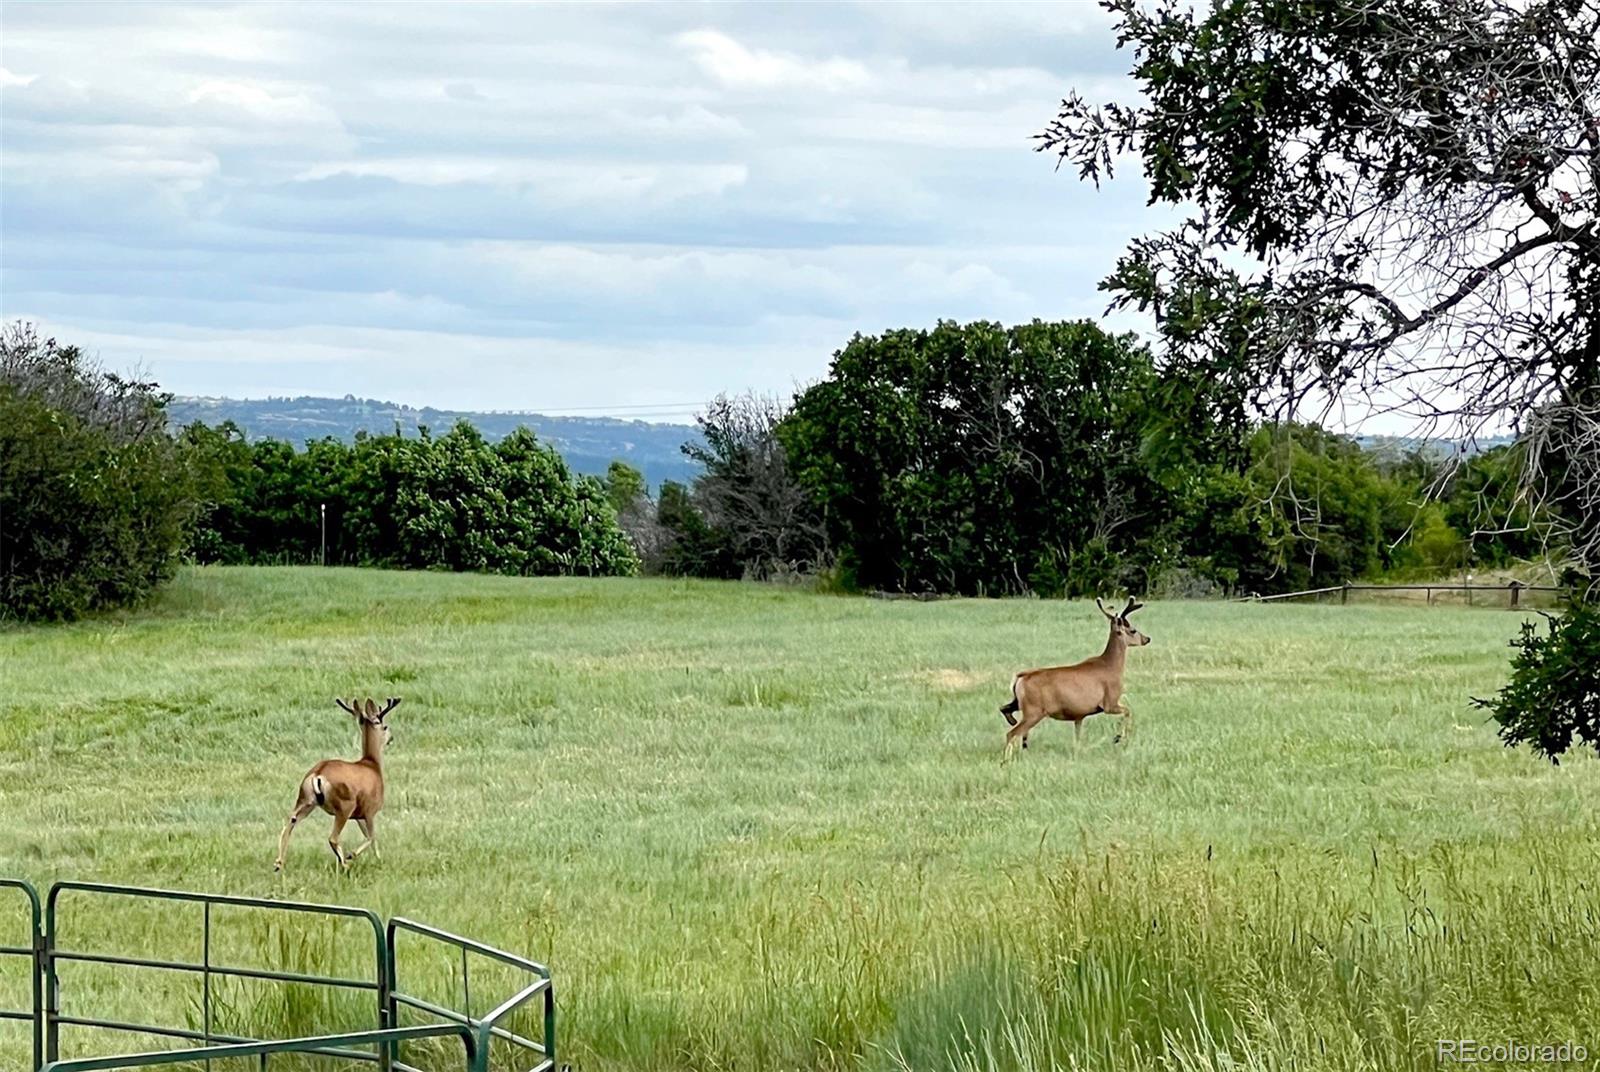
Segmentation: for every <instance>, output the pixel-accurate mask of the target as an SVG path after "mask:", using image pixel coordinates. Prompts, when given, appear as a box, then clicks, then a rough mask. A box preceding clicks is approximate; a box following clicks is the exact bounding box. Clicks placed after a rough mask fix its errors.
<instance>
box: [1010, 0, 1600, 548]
mask: <svg viewBox="0 0 1600 1072" xmlns="http://www.w3.org/2000/svg"><path fill="white" fill-rule="evenodd" d="M1106 6H1107V7H1108V8H1109V9H1110V10H1111V11H1112V12H1113V14H1114V15H1115V17H1116V18H1117V20H1118V24H1119V39H1120V41H1121V43H1122V44H1124V45H1127V46H1131V48H1132V50H1133V54H1134V64H1133V70H1132V74H1133V77H1134V79H1135V80H1136V82H1137V84H1138V87H1139V90H1140V92H1141V95H1142V97H1143V99H1142V101H1141V102H1139V103H1137V104H1132V105H1126V104H1111V105H1106V106H1103V107H1101V106H1094V105H1092V104H1090V103H1088V102H1086V101H1085V100H1083V98H1081V97H1079V96H1077V95H1076V94H1074V95H1073V96H1070V97H1069V98H1068V99H1067V100H1065V101H1063V103H1062V106H1061V109H1060V112H1059V114H1058V116H1057V117H1056V119H1055V121H1054V122H1052V123H1051V124H1050V126H1049V128H1048V130H1046V132H1045V133H1044V134H1043V135H1041V140H1040V145H1039V148H1040V149H1041V150H1044V151H1048V152H1052V153H1055V154H1057V155H1058V157H1059V159H1060V160H1061V161H1063V162H1065V163H1067V164H1069V165H1071V166H1074V167H1075V168H1076V169H1077V170H1078V172H1079V174H1080V175H1081V176H1083V177H1084V178H1088V179H1093V180H1095V181H1096V182H1098V181H1099V180H1100V179H1101V178H1103V177H1106V176H1109V175H1110V174H1111V172H1112V168H1113V163H1114V161H1115V160H1116V158H1117V157H1118V155H1119V154H1121V153H1124V152H1128V153H1132V154H1135V155H1136V157H1137V159H1138V160H1139V161H1140V162H1141V164H1142V166H1143V170H1144V173H1145V176H1146V178H1147V179H1148V181H1149V183H1150V190H1151V199H1152V201H1159V202H1167V203H1170V204H1173V205H1181V206H1186V207H1188V208H1189V209H1190V212H1189V215H1188V218H1187V219H1186V220H1185V221H1184V222H1183V223H1182V224H1181V225H1180V226H1178V227H1177V228H1175V229H1173V230H1171V231H1169V232H1166V233H1161V234H1155V235H1151V236H1148V237H1145V238H1142V239H1139V240H1137V241H1135V242H1134V243H1133V244H1132V245H1131V246H1130V248H1129V249H1128V251H1127V253H1126V255H1125V256H1124V257H1123V258H1122V259H1121V261H1120V262H1119V263H1118V265H1117V267H1116V270H1115V272H1114V273H1113V274H1112V275H1111V276H1110V278H1108V279H1107V280H1106V281H1105V284H1104V286H1105V288H1106V289H1107V290H1109V291H1110V292H1111V294H1112V295H1113V305H1114V306H1117V307H1128V306H1131V307H1137V308H1139V309H1144V310H1149V311H1152V312H1153V313H1154V314H1155V316H1156V320H1157V323H1158V327H1159V332H1160V336H1161V340H1162V344H1163V350H1162V357H1163V359H1164V361H1165V362H1166V363H1168V364H1169V365H1170V366H1171V367H1188V368H1192V369H1193V370H1195V372H1196V373H1197V375H1196V377H1195V379H1196V380H1197V381H1198V382H1205V383H1209V384H1212V385H1215V387H1214V390H1215V391H1216V393H1217V394H1218V395H1219V397H1220V399H1221V401H1222V403H1223V406H1222V408H1223V409H1224V411H1225V412H1227V413H1230V414H1231V415H1232V416H1233V418H1234V419H1235V420H1236V421H1246V420H1248V419H1250V417H1251V415H1253V414H1256V413H1267V414H1269V415H1274V416H1284V417H1295V416H1301V417H1311V418H1313V419H1314V418H1316V417H1317V416H1319V415H1320V414H1322V413H1324V412H1327V411H1328V410H1329V409H1330V408H1331V407H1333V406H1336V405H1344V406H1348V405H1354V406H1355V407H1356V408H1357V410H1358V411H1390V412H1396V413H1401V414H1408V415H1410V416H1412V417H1414V418H1415V419H1416V420H1417V421H1419V422H1422V423H1421V426H1422V427H1423V428H1424V429H1425V430H1448V431H1450V432H1452V433H1454V434H1459V435H1472V434H1474V433H1475V432H1477V431H1478V430H1479V429H1481V428H1483V427H1484V426H1486V425H1492V424H1497V423H1499V422H1502V421H1507V420H1509V421H1511V422H1512V423H1513V424H1514V425H1515V426H1516V427H1517V429H1518V430H1519V431H1520V432H1521V433H1522V434H1523V439H1524V444H1525V451H1526V453H1525V457H1524V459H1523V465H1522V467H1521V472H1522V475H1523V477H1524V481H1525V484H1524V486H1525V488H1526V489H1528V490H1529V491H1531V492H1534V493H1536V494H1537V495H1538V496H1539V497H1540V498H1541V499H1542V500H1543V501H1544V502H1545V503H1546V504H1547V505H1554V506H1555V507H1556V509H1555V510H1553V511H1551V512H1550V513H1549V515H1548V517H1547V520H1549V521H1551V522H1554V523H1558V524H1559V526H1560V530H1559V533H1558V534H1559V535H1560V536H1561V537H1562V540H1563V542H1565V543H1567V544H1568V545H1570V546H1571V547H1572V548H1573V549H1575V551H1576V553H1577V554H1578V555H1579V556H1580V558H1581V559H1582V560H1583V561H1584V562H1586V563H1588V565H1589V566H1590V568H1591V570H1592V569H1593V567H1595V566H1596V565H1597V564H1600V5H1597V4H1595V3H1594V0H1534V2H1531V3H1521V2H1512V0H1481V2H1475V3H1455V2H1452V0H1421V2H1419V0H1327V2H1319V3H1306V2H1303V0H1266V2H1263V0H1216V2H1214V3H1212V4H1210V5H1201V6H1197V5H1191V4H1189V3H1187V2H1186V0H1158V2H1157V3H1155V4H1154V5H1149V4H1146V3H1144V2H1142V0H1111V2H1110V3H1108V4H1106ZM1474 527H1478V528H1505V527H1508V526H1507V525H1506V524H1505V519H1503V518H1502V519H1489V520H1482V519H1480V521H1479V523H1478V524H1477V525H1475V526H1474Z"/></svg>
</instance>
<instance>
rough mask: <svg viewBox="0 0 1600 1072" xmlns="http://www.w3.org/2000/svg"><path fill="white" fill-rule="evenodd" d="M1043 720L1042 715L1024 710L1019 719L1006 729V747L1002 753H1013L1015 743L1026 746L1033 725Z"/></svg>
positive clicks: (1006, 754) (1008, 754) (1009, 754)
mask: <svg viewBox="0 0 1600 1072" xmlns="http://www.w3.org/2000/svg"><path fill="white" fill-rule="evenodd" d="M1043 720H1044V715H1042V714H1033V713H1031V712H1027V711H1024V712H1023V713H1022V718H1021V720H1020V721H1019V722H1018V723H1017V724H1016V725H1015V726H1013V727H1011V729H1009V730H1007V731H1006V749H1005V753H1004V755H1005V756H1007V757H1009V756H1011V755H1013V754H1015V752H1016V749H1017V744H1018V743H1019V742H1020V743H1021V744H1022V745H1023V747H1027V742H1028V733H1029V731H1030V730H1032V729H1033V727H1035V726H1037V725H1038V724H1039V723H1040V722H1042V721H1043Z"/></svg>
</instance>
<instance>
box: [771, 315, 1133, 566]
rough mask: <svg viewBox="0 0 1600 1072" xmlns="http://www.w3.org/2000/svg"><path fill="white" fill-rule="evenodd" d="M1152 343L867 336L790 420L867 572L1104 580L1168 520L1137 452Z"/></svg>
mask: <svg viewBox="0 0 1600 1072" xmlns="http://www.w3.org/2000/svg"><path fill="white" fill-rule="evenodd" d="M1152 382H1153V374H1152V369H1151V365H1150V359H1149V355H1148V354H1147V353H1145V351H1144V350H1143V349H1142V348H1140V347H1139V346H1137V345H1136V344H1135V342H1134V341H1133V339H1132V338H1131V337H1126V336H1124V337H1115V336H1111V335H1107V334H1106V333H1105V332H1103V331H1101V330H1100V329H1099V328H1098V327H1096V326H1094V325H1093V324H1090V323H1087V322H1081V323H1062V324H1046V323H1042V322H1038V321H1035V322H1034V323H1031V324H1025V325H1021V326H1018V327H1014V328H1010V329H1006V328H1003V327H1001V326H1000V325H998V324H991V323H974V324H968V325H965V326H963V325H958V324H955V323H953V322H941V323H939V324H938V325H937V326H936V327H935V328H933V329H932V330H930V331H919V330H903V331H892V332H888V333H886V334H884V335H882V336H860V335H858V336H856V337H855V338H853V339H852V340H851V341H850V343H849V345H847V346H846V347H845V348H844V349H843V350H841V351H839V352H838V353H837V354H835V355H834V360H833V365H832V367H831V369H830V371H829V375H828V377H827V379H825V380H823V381H822V382H821V383H818V384H816V385H815V386H813V387H811V388H809V389H808V390H806V391H805V392H804V393H803V394H802V395H800V397H799V398H797V399H796V402H795V406H794V409H793V411H792V413H791V414H790V415H789V416H788V417H787V418H785V420H784V421H783V423H782V425H781V428H780V436H781V438H782V441H783V443H784V445H785V446H786V448H787V449H788V453H789V456H790V458H791V460H792V464H793V466H794V469H795V473H796V475H797V477H798V478H799V481H800V483H801V484H802V486H803V487H804V488H805V489H806V490H807V491H808V492H809V493H810V495H811V497H812V498H813V499H814V500H815V501H816V503H817V504H818V506H819V507H820V508H821V511H822V515H823V518H824V519H825V524H826V525H827V530H828V534H829V537H830V539H831V541H832V543H833V545H834V546H835V547H836V548H837V549H838V552H839V554H840V556H841V560H842V564H843V566H844V568H845V569H846V570H847V571H848V572H849V573H850V574H851V575H853V576H854V578H855V579H856V582H857V583H859V584H862V585H865V586H869V587H876V588H886V589H892V590H933V591H947V592H967V593H972V592H987V593H991V594H1002V593H1006V592H1024V591H1037V592H1042V593H1046V594H1055V593H1060V592H1064V591H1071V592H1082V591H1090V590H1093V589H1095V588H1101V589H1102V590H1103V589H1104V586H1105V585H1107V584H1108V583H1110V582H1111V580H1112V577H1111V576H1110V574H1117V573H1120V572H1121V568H1122V566H1121V563H1120V561H1119V556H1117V555H1115V554H1108V552H1109V549H1110V548H1111V547H1113V546H1115V547H1118V548H1129V547H1132V546H1134V545H1135V544H1136V543H1137V542H1138V541H1139V540H1140V539H1141V538H1142V537H1143V536H1146V535H1148V534H1149V533H1151V532H1153V531H1154V530H1155V529H1156V528H1157V527H1158V526H1159V524H1160V523H1161V521H1162V520H1163V518H1162V516H1161V513H1162V509H1163V503H1164V498H1163V497H1162V496H1160V495H1158V494H1155V491H1156V490H1157V489H1155V488H1154V487H1153V485H1152V483H1151V481H1150V480H1149V478H1148V475H1147V473H1146V471H1145V468H1144V467H1143V465H1142V464H1141V462H1140V460H1139V452H1140V439H1141V428H1142V424H1143V418H1142V413H1143V409H1144V397H1145V394H1146V392H1147V391H1148V390H1149V389H1150V387H1151V386H1152Z"/></svg>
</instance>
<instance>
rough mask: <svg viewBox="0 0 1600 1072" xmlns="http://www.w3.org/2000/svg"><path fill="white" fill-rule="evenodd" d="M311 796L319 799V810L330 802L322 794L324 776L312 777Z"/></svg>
mask: <svg viewBox="0 0 1600 1072" xmlns="http://www.w3.org/2000/svg"><path fill="white" fill-rule="evenodd" d="M311 795H312V796H314V797H316V798H317V807H319V808H320V807H322V805H324V804H326V803H327V802H328V798H327V797H326V796H325V795H323V792H322V775H320V774H316V775H312V778H311Z"/></svg>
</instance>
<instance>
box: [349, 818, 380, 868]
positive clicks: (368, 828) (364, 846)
mask: <svg viewBox="0 0 1600 1072" xmlns="http://www.w3.org/2000/svg"><path fill="white" fill-rule="evenodd" d="M373 824H374V820H372V819H357V820H356V825H357V826H359V827H361V832H362V833H363V834H365V835H367V840H365V841H363V842H362V843H361V844H359V845H357V846H356V851H355V852H352V853H351V854H350V859H352V860H354V859H355V858H356V857H357V856H360V855H361V854H362V853H364V852H366V851H367V850H368V849H371V850H372V858H373V859H374V860H376V859H378V835H377V833H376V832H375V830H374V826H373Z"/></svg>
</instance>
